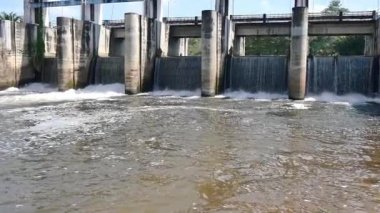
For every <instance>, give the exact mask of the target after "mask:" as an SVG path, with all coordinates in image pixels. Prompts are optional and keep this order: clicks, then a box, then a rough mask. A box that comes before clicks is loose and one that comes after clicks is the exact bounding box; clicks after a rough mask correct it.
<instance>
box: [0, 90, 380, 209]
mask: <svg viewBox="0 0 380 213" xmlns="http://www.w3.org/2000/svg"><path fill="white" fill-rule="evenodd" d="M300 105H301V106H302V107H300ZM0 120H1V122H0V212H77V211H79V212H355V211H356V212H380V105H379V104H376V103H365V104H364V103H362V104H358V105H347V104H334V103H323V102H302V103H298V104H294V103H293V102H290V101H287V100H274V101H255V100H232V99H215V98H214V99H213V98H210V99H203V98H202V99H199V98H170V97H151V96H141V97H130V96H129V97H125V96H124V97H116V98H112V99H108V100H81V101H71V102H67V101H66V102H55V103H49V102H46V103H39V104H36V103H27V104H25V103H23V104H21V105H17V104H16V105H15V104H13V105H2V106H1V107H0Z"/></svg>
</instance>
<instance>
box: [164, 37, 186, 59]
mask: <svg viewBox="0 0 380 213" xmlns="http://www.w3.org/2000/svg"><path fill="white" fill-rule="evenodd" d="M188 46H189V40H188V38H170V39H169V53H168V55H169V56H187V55H188Z"/></svg>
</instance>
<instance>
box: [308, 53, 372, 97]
mask: <svg viewBox="0 0 380 213" xmlns="http://www.w3.org/2000/svg"><path fill="white" fill-rule="evenodd" d="M373 64H374V58H373V57H365V56H342V57H313V58H312V59H310V60H309V73H308V91H309V93H314V94H319V93H322V92H332V93H335V94H338V95H344V94H349V93H359V94H364V95H370V94H371V93H372V92H374V83H375V81H374V79H375V77H374V72H373V71H374V66H373Z"/></svg>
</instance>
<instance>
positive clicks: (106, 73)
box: [95, 57, 124, 84]
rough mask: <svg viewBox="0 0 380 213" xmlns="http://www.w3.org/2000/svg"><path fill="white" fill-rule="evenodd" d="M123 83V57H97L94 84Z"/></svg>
mask: <svg viewBox="0 0 380 213" xmlns="http://www.w3.org/2000/svg"><path fill="white" fill-rule="evenodd" d="M112 83H124V58H123V57H97V60H96V66H95V84H112Z"/></svg>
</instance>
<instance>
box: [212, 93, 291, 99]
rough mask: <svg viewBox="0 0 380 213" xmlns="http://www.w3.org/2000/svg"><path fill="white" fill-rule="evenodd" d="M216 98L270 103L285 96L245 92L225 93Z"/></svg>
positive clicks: (285, 96)
mask: <svg viewBox="0 0 380 213" xmlns="http://www.w3.org/2000/svg"><path fill="white" fill-rule="evenodd" d="M218 98H231V99H237V100H244V99H255V100H256V101H272V100H283V99H287V95H284V94H275V93H265V92H258V93H249V92H245V91H234V92H227V93H225V94H224V95H223V96H218Z"/></svg>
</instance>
